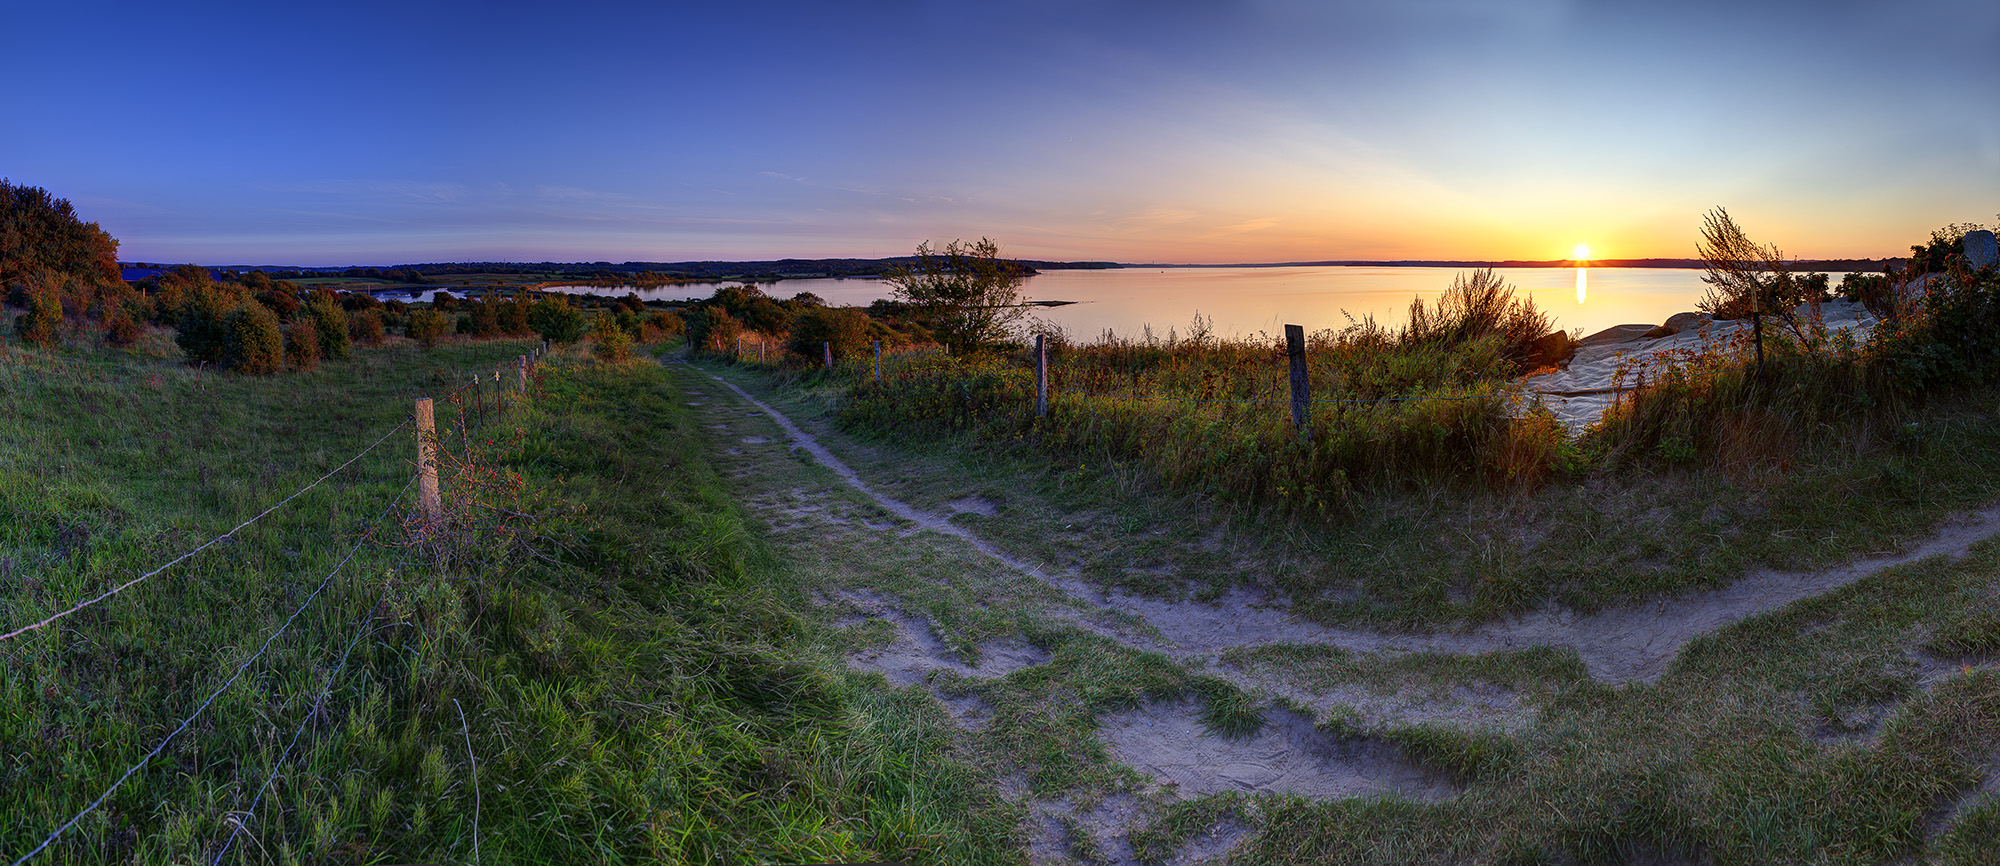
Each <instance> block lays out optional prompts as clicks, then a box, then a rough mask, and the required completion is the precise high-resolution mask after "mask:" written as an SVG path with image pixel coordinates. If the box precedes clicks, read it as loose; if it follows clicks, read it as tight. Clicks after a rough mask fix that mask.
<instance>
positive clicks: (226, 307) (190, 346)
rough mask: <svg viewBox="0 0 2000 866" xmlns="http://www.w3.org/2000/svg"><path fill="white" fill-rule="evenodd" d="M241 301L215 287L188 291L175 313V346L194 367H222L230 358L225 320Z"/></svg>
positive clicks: (185, 292) (206, 286)
mask: <svg viewBox="0 0 2000 866" xmlns="http://www.w3.org/2000/svg"><path fill="white" fill-rule="evenodd" d="M237 304H238V299H237V298H236V297H235V296H234V295H233V294H232V293H231V292H230V291H229V290H228V289H224V288H222V287H220V286H216V285H213V284H210V285H204V286H188V287H185V288H184V290H183V292H182V293H181V294H180V307H179V309H177V310H176V311H175V313H174V342H175V343H176V344H178V345H179V346H180V347H181V354H183V355H186V356H187V362H188V364H189V365H191V366H201V365H204V364H215V365H218V366H220V365H222V364H224V363H226V361H225V359H226V358H228V356H229V335H228V332H227V330H226V329H225V328H224V327H223V320H224V319H225V318H226V317H227V316H228V315H229V311H230V310H232V309H235V308H236V306H237Z"/></svg>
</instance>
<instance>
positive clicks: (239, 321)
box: [222, 302, 344, 376]
mask: <svg viewBox="0 0 2000 866" xmlns="http://www.w3.org/2000/svg"><path fill="white" fill-rule="evenodd" d="M222 330H223V333H224V338H223V340H224V342H223V345H224V350H225V353H224V356H223V363H224V364H226V365H227V366H228V367H229V368H230V369H232V370H235V371H237V372H239V373H252V374H256V375H260V376H261V375H266V374H270V373H276V372H278V370H279V368H280V367H281V366H282V365H283V363H284V358H285V339H284V335H283V333H282V332H280V331H279V329H278V315H277V314H276V313H273V312H271V311H270V309H269V308H267V307H265V306H264V305H263V304H258V303H254V302H253V303H243V304H238V305H236V308H235V309H232V310H230V311H229V312H228V314H227V315H226V316H224V318H223V320H222ZM343 336H344V335H343Z"/></svg>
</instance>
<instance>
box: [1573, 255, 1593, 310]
mask: <svg viewBox="0 0 2000 866" xmlns="http://www.w3.org/2000/svg"><path fill="white" fill-rule="evenodd" d="M1577 250H1578V251H1579V252H1581V251H1583V248H1582V247H1577ZM1589 273H1590V269H1589V268H1577V269H1576V302H1577V303H1579V304H1581V303H1583V289H1584V284H1585V283H1586V282H1588V280H1587V279H1586V278H1585V275H1586V274H1589Z"/></svg>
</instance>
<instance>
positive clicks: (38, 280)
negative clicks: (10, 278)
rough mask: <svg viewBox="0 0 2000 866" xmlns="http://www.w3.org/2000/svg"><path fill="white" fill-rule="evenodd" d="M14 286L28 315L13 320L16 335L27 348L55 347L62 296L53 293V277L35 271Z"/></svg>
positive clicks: (43, 272)
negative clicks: (30, 346)
mask: <svg viewBox="0 0 2000 866" xmlns="http://www.w3.org/2000/svg"><path fill="white" fill-rule="evenodd" d="M15 285H16V286H17V287H19V288H20V291H21V296H22V300H23V301H25V302H26V303H24V304H23V306H25V307H27V312H25V313H22V314H21V316H20V318H17V319H15V320H14V333H15V335H16V336H19V337H20V338H21V342H24V343H27V344H29V345H34V346H43V347H49V346H54V345H55V344H56V330H57V329H58V328H60V327H62V324H63V309H62V300H61V297H62V296H61V295H60V294H59V293H58V291H57V289H56V276H55V274H53V273H52V272H49V271H37V272H35V273H33V274H28V275H26V276H24V277H22V278H19V279H18V280H17V282H16V283H15Z"/></svg>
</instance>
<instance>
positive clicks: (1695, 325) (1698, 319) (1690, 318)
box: [1666, 313, 1714, 334]
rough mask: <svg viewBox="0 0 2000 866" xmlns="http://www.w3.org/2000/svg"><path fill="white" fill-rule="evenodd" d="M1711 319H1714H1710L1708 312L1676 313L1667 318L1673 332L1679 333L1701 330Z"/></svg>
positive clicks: (1667, 325)
mask: <svg viewBox="0 0 2000 866" xmlns="http://www.w3.org/2000/svg"><path fill="white" fill-rule="evenodd" d="M1711 321H1714V320H1713V319H1710V318H1709V317H1708V314H1707V313H1675V314H1673V315H1672V316H1670V317H1668V318H1667V324H1666V327H1668V328H1672V329H1673V332H1674V333H1676V334H1678V333H1680V332H1682V331H1687V330H1699V329H1701V328H1703V327H1706V326H1707V325H1708V323H1709V322H1711Z"/></svg>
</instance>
